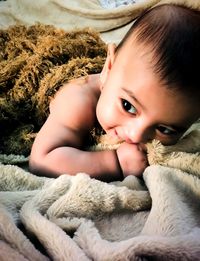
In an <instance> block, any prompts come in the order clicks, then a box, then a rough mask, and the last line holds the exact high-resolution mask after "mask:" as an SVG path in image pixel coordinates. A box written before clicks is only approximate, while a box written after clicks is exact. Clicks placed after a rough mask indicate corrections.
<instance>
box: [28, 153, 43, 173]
mask: <svg viewBox="0 0 200 261" xmlns="http://www.w3.org/2000/svg"><path fill="white" fill-rule="evenodd" d="M42 162H43V158H42V157H40V158H39V157H35V156H34V155H30V158H29V171H30V172H31V173H33V174H36V175H40V174H41V172H42Z"/></svg>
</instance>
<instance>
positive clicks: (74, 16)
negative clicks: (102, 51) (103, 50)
mask: <svg viewBox="0 0 200 261" xmlns="http://www.w3.org/2000/svg"><path fill="white" fill-rule="evenodd" d="M165 2H170V3H172V2H173V3H178V2H180V3H185V4H187V5H192V6H195V7H196V8H199V6H200V0H185V1H184V0H167V1H165V0H146V1H143V2H140V3H135V4H132V5H127V6H121V7H118V8H114V9H111V10H110V9H104V8H103V7H102V6H101V4H100V2H99V1H98V0H84V1H82V0H76V1H74V0H73V1H68V0H40V1H33V0H7V1H5V2H4V1H3V2H0V27H1V28H5V27H7V26H8V25H12V24H16V23H22V24H25V25H32V24H34V23H35V22H40V23H44V24H52V25H55V26H56V27H58V28H63V29H65V30H70V29H74V28H84V27H88V26H89V27H93V28H95V29H96V30H97V31H99V32H101V34H102V38H103V39H104V40H105V41H106V42H119V41H120V39H121V38H122V37H123V35H124V34H125V32H126V31H127V30H128V29H129V27H130V26H131V24H132V21H133V20H134V19H135V18H136V17H137V16H138V14H140V13H141V12H142V11H143V10H145V9H147V8H149V7H152V6H154V5H156V4H162V3H165Z"/></svg>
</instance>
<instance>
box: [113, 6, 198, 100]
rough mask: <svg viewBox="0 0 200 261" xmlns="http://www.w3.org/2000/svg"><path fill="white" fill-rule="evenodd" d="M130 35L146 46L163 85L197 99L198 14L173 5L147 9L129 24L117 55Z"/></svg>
mask: <svg viewBox="0 0 200 261" xmlns="http://www.w3.org/2000/svg"><path fill="white" fill-rule="evenodd" d="M133 33H134V35H135V39H136V41H137V42H138V43H142V44H145V45H147V46H150V48H151V49H150V50H151V51H152V52H153V58H154V59H153V61H154V64H153V65H152V66H153V68H154V71H155V72H156V73H158V74H159V77H160V79H161V81H162V82H163V83H164V85H166V86H168V88H171V87H172V88H177V89H178V90H181V91H184V92H185V93H187V94H189V95H191V94H192V96H194V93H195V95H197V94H198V95H197V96H198V97H199V95H200V69H199V68H200V66H199V63H200V11H198V10H193V9H191V8H188V7H184V6H180V5H173V4H164V5H160V6H156V7H154V8H152V9H149V10H147V11H146V12H144V13H143V14H142V15H141V16H140V17H139V18H138V19H137V20H136V21H135V23H134V24H133V25H132V27H131V28H130V30H129V31H128V33H127V34H126V36H125V37H124V39H123V40H122V41H121V43H120V44H119V45H118V47H117V52H119V50H120V49H121V48H122V46H123V45H124V43H125V42H126V41H127V39H129V38H131V36H132V34H133ZM198 97H197V98H198Z"/></svg>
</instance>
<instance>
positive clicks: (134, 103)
mask: <svg viewBox="0 0 200 261" xmlns="http://www.w3.org/2000/svg"><path fill="white" fill-rule="evenodd" d="M108 59H109V58H108ZM151 59H152V57H151V54H150V53H146V52H144V51H143V49H142V48H141V47H139V46H137V45H135V48H133V46H132V48H130V46H129V44H127V47H126V48H124V47H122V50H120V52H119V53H118V55H117V57H116V59H115V61H114V62H113V64H112V65H110V66H108V68H107V69H106V70H107V74H106V75H107V76H106V80H105V82H104V85H103V90H102V93H101V96H100V99H99V101H98V104H97V119H98V121H99V123H100V124H101V126H102V128H103V129H104V130H105V131H106V133H108V134H109V135H111V136H113V137H115V138H118V139H119V140H122V141H126V142H128V143H146V142H147V141H150V140H152V139H158V140H160V141H161V142H162V143H163V144H164V145H171V144H174V143H176V142H177V140H178V139H179V138H180V137H181V136H182V135H183V133H184V132H185V131H186V130H187V129H188V127H189V126H190V125H191V124H192V123H193V122H194V121H196V120H197V119H198V118H199V117H200V111H199V105H198V104H194V103H192V102H191V100H190V99H189V98H188V97H186V96H184V95H182V94H181V93H179V92H178V91H175V90H169V89H167V88H166V87H165V86H163V85H162V84H161V82H160V81H159V79H158V76H156V75H155V73H154V72H153V69H152V68H151V66H150V64H151V62H150V61H151Z"/></svg>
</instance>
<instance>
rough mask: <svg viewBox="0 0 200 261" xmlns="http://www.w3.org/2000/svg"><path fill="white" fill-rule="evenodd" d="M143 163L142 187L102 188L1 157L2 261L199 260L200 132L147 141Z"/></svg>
mask: <svg viewBox="0 0 200 261" xmlns="http://www.w3.org/2000/svg"><path fill="white" fill-rule="evenodd" d="M197 126H198V125H197ZM195 129H196V127H195ZM148 157H149V161H150V164H151V166H150V167H148V168H147V169H146V170H145V172H144V174H143V178H144V181H143V182H142V181H141V180H139V179H137V178H136V177H134V176H129V177H127V178H126V179H125V180H124V181H123V182H115V183H109V184H108V183H104V182H100V181H97V180H95V179H91V178H90V177H89V176H88V175H87V174H84V173H79V174H77V175H76V176H74V177H72V176H69V175H62V176H60V177H58V178H56V179H50V178H46V177H37V176H34V175H32V174H31V173H28V172H26V171H25V170H23V169H22V168H20V167H17V166H14V165H7V164H5V163H6V162H7V163H8V162H9V161H10V162H15V163H16V162H18V163H20V161H21V163H23V161H26V159H24V158H23V157H21V158H20V157H18V158H17V157H13V158H12V156H5V155H1V157H0V161H1V162H2V163H1V165H0V190H1V192H0V260H2V261H4V260H5V261H9V260H37V261H38V260H41V261H42V260H66V261H72V260H74V261H77V260H81V261H85V260H87V261H88V260H95V261H98V260H99V261H109V260H110V261H113V260H119V261H123V260H137V261H138V260H162V261H163V260H167V261H169V260H191V261H194V260H200V219H199V217H200V207H199V201H200V130H198V129H197V130H194V131H191V132H190V133H189V134H188V135H187V136H185V137H184V138H183V139H182V140H181V141H180V142H179V143H178V144H177V145H175V146H168V147H164V146H162V145H161V144H160V143H159V142H157V141H153V142H152V143H151V144H149V145H148ZM3 163H4V164H3Z"/></svg>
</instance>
